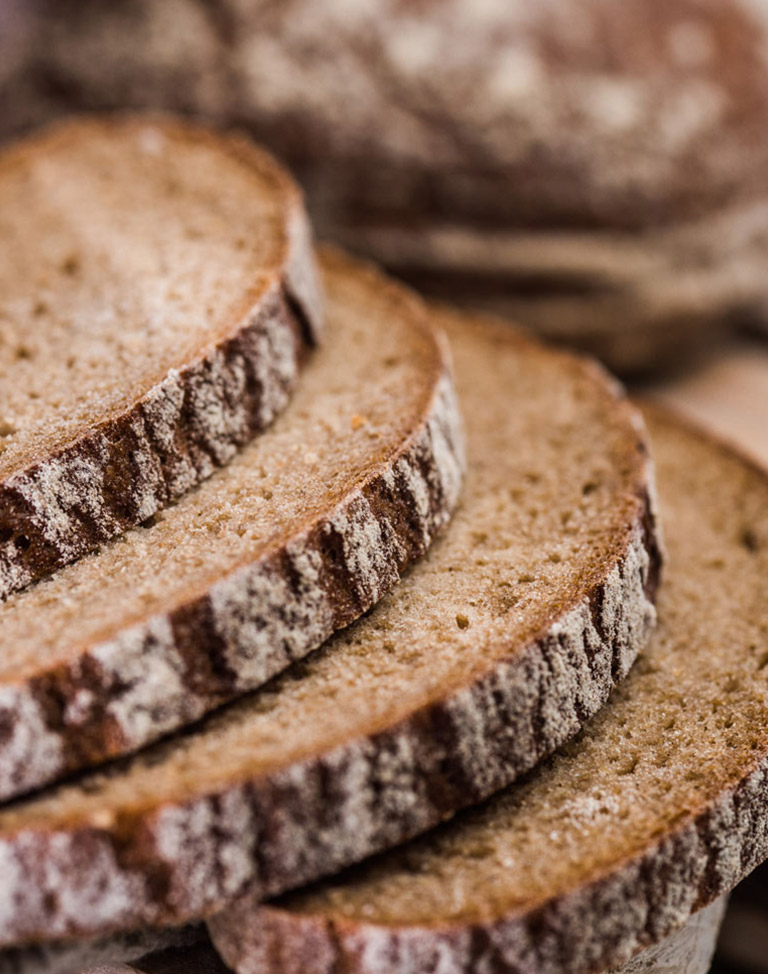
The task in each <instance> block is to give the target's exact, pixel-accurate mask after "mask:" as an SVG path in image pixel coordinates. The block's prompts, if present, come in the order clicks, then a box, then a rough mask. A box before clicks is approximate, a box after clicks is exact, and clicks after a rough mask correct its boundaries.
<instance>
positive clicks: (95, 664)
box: [0, 256, 463, 798]
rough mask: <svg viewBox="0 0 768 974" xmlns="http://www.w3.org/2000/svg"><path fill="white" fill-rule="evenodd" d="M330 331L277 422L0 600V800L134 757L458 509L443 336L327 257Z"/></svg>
mask: <svg viewBox="0 0 768 974" xmlns="http://www.w3.org/2000/svg"><path fill="white" fill-rule="evenodd" d="M323 264H324V268H325V281H326V284H327V288H328V291H329V303H330V315H331V324H330V325H329V327H328V330H327V336H326V342H325V345H324V347H323V348H322V349H320V350H319V351H318V352H317V354H316V355H315V356H313V358H312V361H311V362H310V363H309V364H308V365H307V368H306V370H305V374H304V377H303V379H302V385H301V388H299V390H298V391H297V394H296V396H295V399H294V402H293V403H292V405H291V408H290V409H289V410H288V412H287V413H286V414H285V415H284V416H282V417H280V420H279V421H278V423H277V424H276V425H275V426H274V427H273V428H272V429H270V430H268V431H267V432H266V433H264V434H263V435H262V436H260V437H259V438H258V439H257V440H256V441H255V442H254V443H252V444H251V445H250V446H248V447H246V448H245V449H244V450H243V451H242V452H241V454H240V455H239V456H237V457H236V458H235V459H234V460H232V461H231V463H229V464H228V465H227V466H226V467H225V468H224V469H222V470H219V471H217V472H216V473H215V474H214V475H213V476H212V477H211V478H210V479H209V480H207V481H205V482H204V483H203V484H201V485H200V487H199V488H198V489H197V490H196V491H193V492H192V493H190V494H188V495H187V496H186V497H184V498H183V499H182V500H180V501H179V502H178V503H177V504H176V505H175V506H173V507H170V508H168V509H167V510H166V511H165V512H163V513H162V514H160V515H158V516H156V517H155V518H154V519H153V521H152V522H151V523H147V524H145V525H143V526H142V527H140V528H136V529H134V530H132V531H130V532H128V533H127V534H126V535H125V536H124V537H122V538H120V539H118V540H116V541H113V542H111V543H110V544H108V545H105V546H104V547H103V548H102V550H101V551H99V552H98V553H96V554H92V555H89V556H87V557H85V558H83V559H82V560H81V561H79V562H77V563H76V564H73V565H69V566H67V567H65V568H63V569H61V571H59V572H58V573H57V574H56V575H54V576H52V577H51V578H48V579H46V580H44V581H42V582H40V583H39V584H38V585H36V586H34V587H32V588H30V589H28V590H26V591H24V592H20V593H17V594H15V595H13V596H11V597H10V598H9V599H8V600H7V601H6V602H4V603H2V604H0V631H2V634H3V636H2V639H3V654H2V659H0V797H2V798H8V797H11V796H13V795H18V794H20V793H21V792H23V791H25V790H28V789H30V788H33V787H37V786H40V785H42V784H45V783H47V782H49V781H52V780H54V779H55V778H56V777H59V776H61V775H62V774H63V773H64V772H68V771H73V770H76V769H78V768H82V767H84V766H87V765H90V764H93V763H94V762H98V761H102V760H104V759H105V758H108V757H114V756H116V755H121V754H125V753H127V752H129V751H132V750H135V749H136V748H138V747H140V746H141V745H143V744H146V743H147V742H148V741H151V740H154V739H155V738H157V737H158V736H159V735H161V734H164V733H166V732H168V731H170V730H173V729H176V728H178V727H180V726H182V725H184V724H187V723H189V722H191V721H193V720H195V719H197V718H198V717H200V716H201V715H202V714H203V713H205V712H206V711H208V710H210V709H211V708H212V707H214V706H216V705H218V704H220V703H221V702H222V701H224V700H228V699H231V698H232V697H233V696H237V695H238V694H241V693H242V692H243V691H244V690H246V689H250V688H252V687H255V686H259V685H260V684H262V683H263V682H264V681H265V680H267V679H268V678H269V677H270V676H272V675H273V674H274V673H276V672H277V671H279V670H281V669H283V668H284V667H285V666H287V665H288V664H289V663H290V662H291V661H293V660H295V659H298V658H299V657H301V656H303V655H305V654H306V653H308V652H309V651H310V650H312V649H315V648H316V647H317V646H319V645H320V644H321V643H322V642H323V641H324V640H325V639H327V638H328V636H329V635H330V634H331V633H332V632H333V631H334V630H335V629H338V628H340V627H342V626H345V625H347V624H348V623H349V622H351V621H352V620H354V619H356V618H357V617H358V616H360V615H361V614H362V613H363V612H365V611H366V610H367V609H369V608H370V607H371V605H373V604H374V603H375V602H376V601H377V600H378V599H379V598H380V597H381V596H382V595H383V594H384V593H385V592H386V591H387V590H388V589H389V588H390V587H391V586H392V585H394V584H395V582H397V581H398V579H399V576H400V572H402V571H403V570H404V569H405V568H406V567H407V566H408V565H409V564H410V563H411V562H413V561H414V560H416V559H417V558H419V557H420V556H421V555H423V554H424V552H425V550H426V549H427V547H428V546H429V544H430V542H431V541H432V540H433V538H434V537H435V535H436V533H437V532H438V531H439V530H440V529H441V528H442V527H443V526H444V525H445V524H446V523H447V521H448V518H449V516H450V514H451V512H452V510H453V508H454V506H455V504H456V502H457V500H458V495H459V489H460V485H461V477H462V459H463V454H462V450H463V446H462V440H461V434H460V428H459V417H458V411H457V404H456V399H455V392H454V388H453V384H452V379H451V375H450V368H449V355H448V349H447V345H446V343H445V340H444V336H443V335H441V334H440V333H439V332H438V331H437V330H436V329H435V327H434V324H433V322H432V321H431V320H429V318H428V316H427V313H426V310H425V308H424V306H423V305H422V304H421V303H420V302H418V301H417V300H416V299H415V298H413V297H411V295H410V294H409V293H408V292H405V291H403V290H402V289H400V288H399V287H397V286H396V285H395V284H393V283H391V282H389V281H387V280H386V279H385V278H383V277H381V276H380V275H378V274H376V273H375V272H374V271H371V270H367V269H363V268H361V267H360V266H359V265H356V264H353V263H351V262H348V261H346V260H345V259H344V258H342V257H340V256H336V257H334V256H328V257H326V259H325V260H324V262H323Z"/></svg>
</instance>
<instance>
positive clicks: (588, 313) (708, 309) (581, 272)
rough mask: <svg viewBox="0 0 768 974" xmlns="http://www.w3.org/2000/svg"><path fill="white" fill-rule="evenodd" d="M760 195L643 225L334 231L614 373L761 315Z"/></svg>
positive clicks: (663, 360)
mask: <svg viewBox="0 0 768 974" xmlns="http://www.w3.org/2000/svg"><path fill="white" fill-rule="evenodd" d="M767 215H768V196H765V197H763V198H761V199H760V200H753V201H750V202H749V203H744V202H736V203H734V204H733V205H731V206H726V207H722V208H721V209H719V210H717V211H716V212H714V213H711V214H708V215H707V216H705V217H702V218H700V219H697V220H691V221H688V222H682V223H679V224H677V225H675V226H670V227H665V228H658V227H656V228H653V229H652V230H650V231H648V232H646V233H644V234H642V233H636V234H632V235H627V234H619V233H615V232H611V231H607V230H577V229H570V230H568V229H560V230H556V231H551V232H546V231H542V230H534V231H527V230H521V229H511V230H502V229H495V230H490V229H488V228H484V229H480V228H476V227H475V228H472V227H467V226H462V225H461V224H457V223H450V222H443V223H435V224H433V225H431V226H418V225H417V226H412V225H407V224H402V225H399V226H397V225H393V224H392V222H391V221H387V220H386V219H385V220H383V221H382V222H381V223H380V224H375V223H373V224H370V225H365V224H359V225H354V226H344V225H339V226H337V227H336V228H335V229H334V230H332V231H331V236H333V237H335V238H337V239H340V240H342V241H343V242H344V244H345V245H348V246H349V247H350V248H351V249H352V250H353V251H356V252H360V253H366V254H369V255H371V256H373V257H374V258H375V259H376V260H377V261H378V262H380V263H382V264H383V265H384V266H386V267H387V268H389V269H390V270H391V271H393V272H394V273H396V274H397V275H398V277H401V278H403V279H405V280H407V281H409V282H410V283H412V284H414V285H415V286H416V287H418V288H419V290H421V291H422V292H424V293H426V294H432V295H436V296H438V297H440V298H441V299H443V300H451V301H453V302H455V303H457V304H460V305H465V306H467V307H472V308H476V309H477V308H479V309H482V310H485V311H493V312H496V313H503V314H505V315H506V316H508V317H510V318H512V319H514V320H515V321H518V322H519V323H521V324H522V325H524V326H525V327H526V328H529V329H531V330H533V331H534V332H536V334H538V335H541V336H543V337H546V338H547V339H549V340H553V341H558V342H565V343H567V344H571V345H576V346H578V347H579V348H580V349H582V350H584V351H587V352H589V353H590V354H593V355H596V356H598V357H599V358H600V359H601V360H602V361H604V362H606V363H607V364H608V365H609V366H610V367H611V368H612V369H614V370H615V371H617V372H619V373H620V374H622V375H628V374H633V375H636V374H639V373H644V372H650V371H653V370H659V369H663V368H667V369H669V368H674V367H679V366H680V365H681V364H683V363H687V362H689V361H690V359H691V358H692V357H693V356H695V355H696V354H697V353H701V352H706V351H709V350H710V349H711V348H712V346H713V345H714V343H715V341H716V340H717V339H718V338H719V337H722V336H723V335H724V334H725V333H726V332H727V331H729V330H731V329H732V328H733V326H734V325H735V324H739V323H742V324H743V323H749V324H759V323H761V322H764V321H766V320H768V290H766V286H765V275H764V273H763V271H764V267H765V260H766V255H768V235H767V234H766V231H765V226H766V216H767Z"/></svg>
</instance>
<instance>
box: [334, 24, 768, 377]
mask: <svg viewBox="0 0 768 974" xmlns="http://www.w3.org/2000/svg"><path fill="white" fill-rule="evenodd" d="M767 9H768V8H767ZM767 217H768V199H767V198H766V196H765V194H762V195H760V196H758V197H756V198H753V199H752V200H750V201H749V203H744V202H743V201H740V202H735V203H733V204H732V205H731V206H722V207H720V208H718V209H717V210H716V211H715V212H714V213H709V214H707V215H705V216H700V217H699V218H697V219H695V220H688V221H685V222H679V223H676V224H674V225H672V226H668V227H664V228H661V227H655V228H654V229H653V230H652V231H646V232H645V233H642V232H634V233H632V234H626V233H617V232H615V231H613V232H612V231H610V230H605V229H596V228H581V229H577V228H573V227H572V228H568V227H564V228H560V229H557V230H551V231H548V232H547V231H543V230H530V229H525V228H520V227H517V228H507V229H498V228H496V229H491V228H488V227H479V226H474V227H472V226H466V225H461V224H460V223H457V222H453V223H451V222H443V223H441V224H440V223H438V224H433V225H431V226H423V225H418V224H414V223H413V221H410V222H407V221H406V222H403V223H402V224H400V225H397V226H395V225H393V224H392V221H391V220H386V218H385V219H383V220H382V221H381V222H380V223H379V224H370V225H353V226H351V227H344V226H339V227H337V228H334V229H331V230H328V229H327V228H326V232H327V233H328V234H329V235H330V236H331V237H332V238H333V239H338V240H340V241H341V242H342V243H343V244H344V245H345V246H349V247H350V249H352V250H353V251H355V252H359V253H365V254H368V255H370V256H371V257H372V258H373V259H375V260H377V261H379V262H380V263H382V264H383V265H384V266H386V267H387V268H388V269H390V270H391V271H392V272H393V273H395V274H397V276H398V277H401V278H403V279H404V280H407V281H409V282H410V283H412V284H414V285H415V286H416V287H418V288H419V290H421V291H422V292H423V293H425V294H432V295H436V296H438V297H440V298H441V299H443V300H451V301H453V302H455V303H457V304H461V305H466V306H468V307H474V308H479V309H483V310H486V311H494V312H496V313H503V314H504V315H506V316H508V317H510V318H512V319H514V320H515V321H518V322H520V323H522V324H523V325H525V327H526V328H529V329H531V330H533V331H534V332H536V333H537V334H538V335H540V336H542V337H544V338H547V339H548V340H551V341H557V342H563V343H566V344H571V345H575V346H577V347H578V348H580V349H582V350H584V351H587V352H589V353H590V354H593V355H596V356H598V357H599V358H600V359H601V360H602V361H603V362H606V363H607V364H608V365H609V366H610V367H611V368H612V369H614V370H615V371H617V372H619V373H620V374H622V375H629V374H634V375H638V374H643V373H648V372H651V371H654V370H655V371H662V370H665V369H666V370H669V369H674V368H680V366H681V365H683V364H686V363H688V364H690V360H691V359H693V358H695V357H697V356H698V355H701V354H702V353H707V352H710V351H711V350H712V347H713V345H715V340H716V339H717V338H719V337H722V336H723V335H724V334H725V333H726V332H728V331H732V330H733V327H734V325H735V324H738V323H741V324H746V323H750V322H754V323H755V324H758V323H759V322H760V320H763V319H765V317H766V311H765V308H766V294H765V283H764V274H763V269H764V266H765V258H766V249H767V248H766V241H765V235H764V227H765V223H766V218H767Z"/></svg>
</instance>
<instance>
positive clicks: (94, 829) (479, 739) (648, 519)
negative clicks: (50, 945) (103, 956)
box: [0, 397, 660, 945]
mask: <svg viewBox="0 0 768 974" xmlns="http://www.w3.org/2000/svg"><path fill="white" fill-rule="evenodd" d="M616 406H617V408H618V409H627V410H628V412H629V413H630V414H631V415H632V417H633V419H634V416H635V414H634V413H633V412H632V411H631V410H630V407H629V406H628V405H627V404H626V403H622V401H621V400H620V399H619V398H618V397H617V400H616ZM636 434H637V437H638V447H637V449H638V464H637V483H636V490H637V503H636V505H635V507H634V510H633V511H631V512H630V514H629V516H628V526H627V529H626V534H625V536H624V541H623V543H622V544H620V545H619V546H618V547H619V549H620V550H619V551H617V554H616V558H615V561H613V563H612V565H611V566H610V567H609V566H606V568H605V574H604V576H603V577H602V578H600V579H596V580H595V582H594V584H593V585H592V586H591V587H590V589H589V591H588V592H587V593H585V594H584V596H583V599H582V600H581V601H579V602H576V603H575V604H573V605H572V606H571V608H570V610H566V611H564V612H563V614H562V615H561V616H560V618H558V619H557V620H556V621H552V622H551V623H550V624H548V625H547V626H546V627H545V629H544V631H542V632H541V633H540V634H539V635H538V636H537V637H536V638H533V639H532V640H531V642H530V643H529V644H528V645H527V646H526V647H524V648H523V649H522V650H521V651H519V652H516V653H513V654H511V655H510V656H508V657H505V658H502V659H499V660H498V661H497V662H496V663H495V664H493V665H491V666H489V668H488V670H487V672H485V673H481V674H474V675H473V676H472V677H471V678H469V679H468V682H467V683H466V684H465V685H464V686H462V687H460V688H458V689H454V690H452V691H450V692H448V693H447V694H444V695H442V696H441V697H439V698H438V699H437V700H435V701H433V702H431V703H428V704H426V705H424V706H423V707H421V708H420V709H418V710H417V711H415V712H414V713H413V714H412V715H411V716H409V717H408V718H407V719H405V720H402V721H401V722H399V723H397V724H395V725H394V726H391V727H389V728H387V729H384V730H380V731H377V732H371V733H369V734H364V735H362V736H360V737H357V738H354V739H352V740H350V741H349V742H347V743H345V744H344V745H340V746H338V747H336V748H334V749H332V750H330V751H326V752H322V753H319V754H316V755H313V756H311V757H308V758H306V759H305V760H301V761H297V762H293V763H291V764H289V765H288V766H286V767H282V768H278V769H275V770H273V771H271V772H267V773H262V774H261V775H255V776H254V777H253V778H251V779H249V780H237V781H232V782H231V784H229V785H227V786H226V787H222V788H220V789H219V790H217V792H216V793H205V794H199V795H197V796H193V797H189V798H188V799H185V800H183V801H179V802H171V803H166V804H163V805H160V806H157V807H149V808H145V809H139V810H136V811H134V812H132V813H131V814H124V815H118V816H116V817H115V816H112V815H111V814H109V815H99V816H96V817H95V818H94V820H93V821H90V822H79V823H72V824H71V827H70V826H66V827H62V828H60V829H58V830H50V829H46V828H44V827H33V826H28V827H25V828H20V829H19V830H18V831H15V832H13V833H6V834H4V835H0V874H2V875H3V877H4V883H3V887H2V893H1V894H0V944H1V945H12V944H23V943H29V942H35V941H36V940H39V939H43V940H45V939H55V938H62V937H88V936H94V935H97V934H101V933H104V932H108V931H109V930H117V929H128V928H131V927H136V926H141V925H144V924H150V925H152V924H173V923H179V922H183V921H185V920H188V919H192V918H197V917H200V916H205V915H208V914H210V913H212V912H214V911H216V910H220V909H221V908H223V907H225V906H226V905H227V904H228V903H231V902H232V901H233V900H234V899H235V898H236V897H238V896H239V895H240V894H242V893H243V892H244V891H245V890H246V889H249V890H251V891H253V892H254V893H255V895H256V896H257V897H259V898H264V897H268V896H272V895H276V894H278V893H280V892H283V891H285V890H288V889H291V888H294V887H296V886H300V885H302V884H304V883H306V882H309V881H311V880H313V879H318V878H320V877H322V876H325V875H328V874H330V873H333V872H336V871H338V870H339V869H341V868H342V867H344V866H346V865H350V864H352V863H354V862H357V861H359V860H361V859H363V858H365V857H366V856H369V855H371V854H373V853H375V852H379V851H382V850H384V849H386V848H389V847H391V846H393V845H395V844H397V843H399V842H402V841H405V840H406V839H408V838H410V837H412V836H414V835H416V834H418V833H420V832H423V831H425V830H426V829H428V828H430V827H431V826H433V825H435V824H437V823H438V822H440V821H441V820H442V819H443V818H445V817H446V816H447V815H450V814H452V813H453V812H454V811H456V810H458V809H459V808H461V807H464V806H466V805H468V804H471V803H473V802H477V801H479V800H480V799H482V798H484V797H486V796H487V795H489V794H491V793H492V792H493V791H496V790H498V789H499V788H500V787H502V786H504V785H505V784H507V783H509V782H510V781H511V780H513V779H514V778H516V777H517V776H518V775H520V774H522V773H523V772H525V771H526V770H528V769H529V768H530V767H532V766H533V765H534V764H536V763H537V762H538V761H539V760H541V758H543V757H544V756H545V755H547V754H549V753H551V752H552V751H553V750H554V749H555V748H556V747H557V746H558V745H559V744H561V743H563V742H564V741H565V740H567V739H568V738H570V737H572V736H573V735H574V734H575V733H576V732H577V731H578V730H579V729H580V727H581V726H582V724H583V723H584V721H586V720H587V719H588V718H589V717H590V716H591V715H592V714H594V713H595V712H597V711H598V710H599V709H600V708H601V707H602V706H603V704H604V703H605V701H606V699H607V697H608V695H609V693H610V691H611V689H612V688H613V686H614V684H615V683H616V682H617V681H618V680H620V679H622V678H623V677H624V676H625V675H626V673H627V672H628V670H629V668H630V666H631V665H632V662H633V661H634V659H635V656H636V654H637V652H638V651H639V650H640V649H641V647H642V645H643V644H644V643H645V641H646V638H647V636H648V635H649V632H650V629H651V627H652V625H653V623H654V621H655V609H654V606H653V599H654V595H655V588H656V582H657V575H658V569H659V562H660V555H659V548H658V542H657V536H656V525H655V517H654V514H653V502H652V499H651V494H652V486H651V485H652V468H651V463H650V460H649V459H648V458H647V453H646V452H645V443H644V440H643V436H642V425H641V424H640V425H639V426H637V427H636ZM564 661H566V662H564ZM510 729H511V730H510ZM85 863H87V868H83V867H84V865H85ZM232 915H233V916H235V915H237V914H232ZM219 932H220V930H219Z"/></svg>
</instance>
